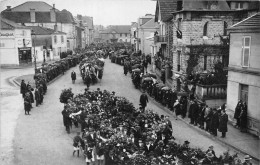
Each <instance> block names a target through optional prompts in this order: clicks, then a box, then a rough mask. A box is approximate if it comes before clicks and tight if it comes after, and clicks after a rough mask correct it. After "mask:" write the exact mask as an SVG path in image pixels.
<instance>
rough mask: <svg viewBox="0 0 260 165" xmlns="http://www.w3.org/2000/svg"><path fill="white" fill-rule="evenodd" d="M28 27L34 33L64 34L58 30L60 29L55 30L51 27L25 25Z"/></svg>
mask: <svg viewBox="0 0 260 165" xmlns="http://www.w3.org/2000/svg"><path fill="white" fill-rule="evenodd" d="M27 27H28V28H30V29H31V30H33V31H34V33H35V34H36V35H51V34H55V33H56V34H66V33H64V32H60V31H57V32H56V31H55V30H53V29H49V28H44V27H41V26H27Z"/></svg>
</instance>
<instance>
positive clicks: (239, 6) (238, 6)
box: [235, 2, 243, 10]
mask: <svg viewBox="0 0 260 165" xmlns="http://www.w3.org/2000/svg"><path fill="white" fill-rule="evenodd" d="M235 9H237V10H239V9H243V2H236V5H235Z"/></svg>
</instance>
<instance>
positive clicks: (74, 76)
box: [71, 72, 76, 80]
mask: <svg viewBox="0 0 260 165" xmlns="http://www.w3.org/2000/svg"><path fill="white" fill-rule="evenodd" d="M71 79H72V80H76V73H75V72H71Z"/></svg>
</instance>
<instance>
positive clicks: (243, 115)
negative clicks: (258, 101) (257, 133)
mask: <svg viewBox="0 0 260 165" xmlns="http://www.w3.org/2000/svg"><path fill="white" fill-rule="evenodd" d="M239 118H240V131H241V132H246V130H247V104H246V102H244V103H243V105H242V110H241V114H240V117H239Z"/></svg>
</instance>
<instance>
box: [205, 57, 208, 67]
mask: <svg viewBox="0 0 260 165" xmlns="http://www.w3.org/2000/svg"><path fill="white" fill-rule="evenodd" d="M207 65H208V60H207V56H204V70H207Z"/></svg>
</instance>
